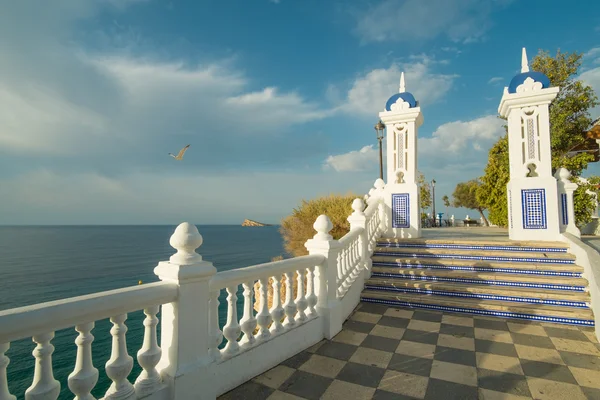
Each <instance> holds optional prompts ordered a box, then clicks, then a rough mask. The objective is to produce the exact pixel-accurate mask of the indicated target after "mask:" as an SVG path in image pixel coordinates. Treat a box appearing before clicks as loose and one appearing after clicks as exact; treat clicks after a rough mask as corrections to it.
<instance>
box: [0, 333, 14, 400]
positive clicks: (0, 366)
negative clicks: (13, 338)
mask: <svg viewBox="0 0 600 400" xmlns="http://www.w3.org/2000/svg"><path fill="white" fill-rule="evenodd" d="M9 348H10V343H0V400H17V397H16V396H13V395H12V394H10V392H9V391H8V379H7V378H6V369H7V367H8V364H10V359H9V358H8V356H6V354H5V353H6V352H7V351H8V349H9Z"/></svg>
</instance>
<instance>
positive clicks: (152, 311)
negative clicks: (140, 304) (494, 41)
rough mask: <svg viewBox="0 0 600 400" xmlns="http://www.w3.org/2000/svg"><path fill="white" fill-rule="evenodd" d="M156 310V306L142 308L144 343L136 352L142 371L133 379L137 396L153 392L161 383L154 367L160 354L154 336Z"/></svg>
mask: <svg viewBox="0 0 600 400" xmlns="http://www.w3.org/2000/svg"><path fill="white" fill-rule="evenodd" d="M158 310H159V307H158V306H152V307H148V308H145V309H144V314H145V315H146V318H144V327H145V328H144V343H143V344H142V348H141V349H140V350H139V351H138V353H137V359H138V363H139V364H140V366H141V367H142V372H141V373H140V375H139V376H138V378H137V379H136V381H135V391H136V393H137V395H138V397H142V396H146V395H148V394H151V393H153V392H154V391H156V390H157V389H158V388H159V387H160V385H161V378H160V374H159V373H158V370H157V369H156V366H157V365H158V362H159V361H160V357H161V355H162V350H161V348H160V347H159V346H158V342H157V337H156V326H157V325H158V318H157V317H156V314H158Z"/></svg>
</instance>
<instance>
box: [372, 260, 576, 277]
mask: <svg viewBox="0 0 600 400" xmlns="http://www.w3.org/2000/svg"><path fill="white" fill-rule="evenodd" d="M373 266H374V267H390V268H422V269H440V270H452V271H473V272H496V273H503V274H525V275H543V276H567V277H570V278H581V272H572V271H547V270H539V269H517V268H495V267H474V266H467V265H439V264H407V263H404V262H386V261H373Z"/></svg>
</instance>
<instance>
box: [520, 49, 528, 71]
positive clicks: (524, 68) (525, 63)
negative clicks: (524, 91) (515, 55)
mask: <svg viewBox="0 0 600 400" xmlns="http://www.w3.org/2000/svg"><path fill="white" fill-rule="evenodd" d="M523 72H529V61H527V50H525V47H523V51H522V53H521V73H523Z"/></svg>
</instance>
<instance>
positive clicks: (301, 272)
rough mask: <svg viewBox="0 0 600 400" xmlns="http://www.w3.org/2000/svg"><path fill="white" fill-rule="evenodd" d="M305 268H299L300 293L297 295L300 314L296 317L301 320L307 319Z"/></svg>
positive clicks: (297, 306)
mask: <svg viewBox="0 0 600 400" xmlns="http://www.w3.org/2000/svg"><path fill="white" fill-rule="evenodd" d="M304 271H305V270H304V269H299V270H298V281H297V282H298V293H297V295H296V308H297V309H298V316H297V317H296V319H297V320H298V321H300V322H304V321H306V319H307V318H306V313H305V312H304V310H306V307H308V302H307V301H306V297H305V295H304Z"/></svg>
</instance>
